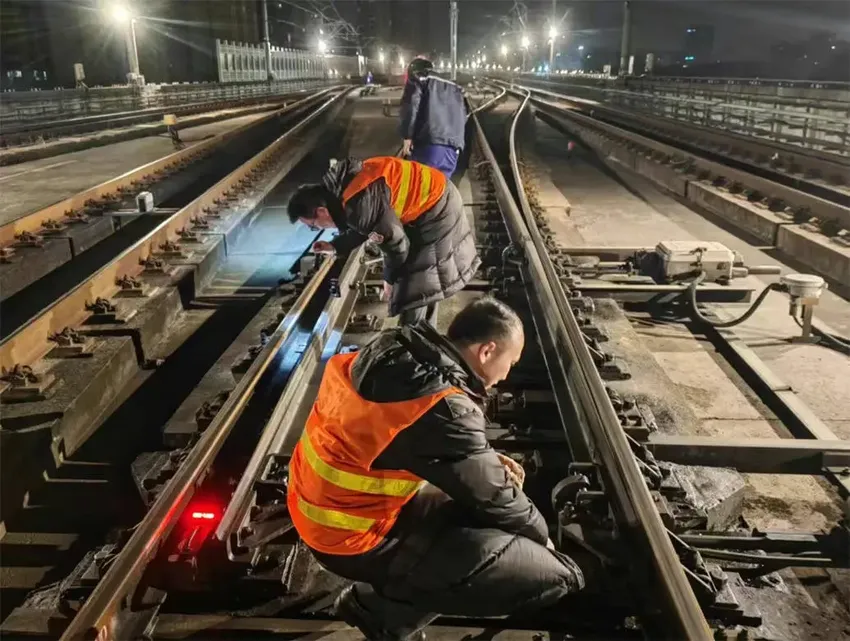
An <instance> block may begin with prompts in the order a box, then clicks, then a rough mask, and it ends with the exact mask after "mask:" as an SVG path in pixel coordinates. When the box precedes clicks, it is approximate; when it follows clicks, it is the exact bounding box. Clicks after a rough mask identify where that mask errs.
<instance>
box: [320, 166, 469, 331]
mask: <svg viewBox="0 0 850 641" xmlns="http://www.w3.org/2000/svg"><path fill="white" fill-rule="evenodd" d="M362 166H363V164H362V162H361V161H359V160H357V159H354V158H349V159H348V160H345V161H340V162H338V163H336V165H335V166H333V167H331V168H330V169H329V170H328V172H327V173H326V174H325V176H324V178H323V183H324V185H325V187H327V188H328V189H329V190H330V191H332V192H333V193H334V194H336V196H337V197H338V198H340V200H341V199H342V193H343V191H345V188H346V186H347V185H348V183H349V182H351V180H352V179H353V178H354V176H355V175H356V174H357V172H359V171H360V169H361V168H362ZM390 198H391V193H390V189H389V187H388V186H387V184H386V182H385V181H384V180H383V179H379V180H377V181H375V182H373V183H372V184H370V185H369V186H368V187H366V188H365V189H363V190H362V191H360V192H359V193H357V194H355V196H354V197H352V198H351V199H350V200H349V201H348V203H347V204H346V206H345V207H339V208H338V209H337V211H331V215H332V216H333V218H334V222H335V223H336V225H337V228H338V229H339V232H340V233H339V236H337V237H336V238H335V239H334V240H333V241H332V243H333V245H334V247H335V248H336V250H337V252H340V253H346V252H349V251H351V250H352V249H354V248H355V247H357V246H359V245H360V244H362V243H363V242H364V241H365V240H366V239H367V238H368V237H369V235H370V234H374V237H375V238H380V241H381V242H380V248H381V251H382V252H383V255H384V279H385V280H386V281H387V282H388V283H390V284H392V285H393V293H392V297H391V299H390V315H392V316H395V315H396V314H399V313H401V312H403V311H404V310H407V309H413V308H415V307H422V306H424V305H428V304H430V303H434V302H437V301H440V300H443V299H445V298H448V297H449V296H451V295H453V294H455V293H457V292H458V291H460V290H461V289H463V288H464V286H465V285H466V283H468V282H469V281H470V280H471V279H472V277H473V275H474V274H475V270H477V269H478V265H479V264H480V262H481V261H480V259H479V258H478V253H477V251H476V249H475V238H474V236H473V235H472V231H471V230H470V228H469V221H468V220H467V217H466V214H465V213H464V211H463V200H462V198H461V196H460V192H458V190H457V188H456V187H455V186H454V185H453V184H452V183H450V182H449V183H447V185H446V191H445V193H444V194H443V197H442V198H441V199H440V200H439V201H438V202H437V204H436V205H434V207H432V208H431V209H430V210H429V211H427V212H425V213H424V214H422V215H421V216H419V217H418V218H417V219H416V220H415V221H413V222H412V223H411V224H409V225H402V224H401V221H400V220H399V219H398V217H397V216H396V214H395V212H394V211H393V208H392V207H391V205H390Z"/></svg>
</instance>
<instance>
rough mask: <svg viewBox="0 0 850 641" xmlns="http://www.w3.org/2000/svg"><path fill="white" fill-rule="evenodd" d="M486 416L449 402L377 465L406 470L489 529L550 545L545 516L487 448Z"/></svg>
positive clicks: (453, 399)
mask: <svg viewBox="0 0 850 641" xmlns="http://www.w3.org/2000/svg"><path fill="white" fill-rule="evenodd" d="M485 426H486V422H485V419H484V414H483V413H482V412H481V410H480V409H478V408H477V407H475V406H474V405H473V404H472V402H471V401H470V400H469V399H468V398H465V397H461V396H449V397H447V398H446V399H445V400H443V401H441V402H440V403H439V404H438V405H437V406H436V407H435V408H434V409H432V410H431V411H430V412H428V414H426V415H425V416H424V417H422V418H421V419H420V420H418V421H417V422H416V423H414V424H413V425H411V426H410V427H408V428H407V429H405V430H403V431H402V432H401V433H399V434H398V436H396V438H395V439H393V442H392V443H391V444H390V446H389V447H388V448H387V449H386V450H385V451H384V453H383V454H382V455H381V457H380V458H379V460H378V461H376V463H379V464H382V466H387V467H390V466H391V467H392V468H394V469H404V470H407V471H409V472H412V473H413V474H416V475H417V476H419V477H421V478H423V479H425V480H426V481H428V482H429V483H431V484H432V485H434V486H436V487H438V488H440V489H441V490H442V491H443V492H445V493H446V494H448V495H449V496H450V497H451V498H452V499H454V500H455V501H457V502H458V503H462V504H463V505H464V506H466V508H467V509H468V510H469V513H470V514H475V515H476V516H477V518H478V520H479V521H480V522H481V523H482V524H483V525H487V526H490V527H495V528H499V529H500V530H504V531H505V532H512V533H515V534H518V535H521V536H525V537H527V538H529V539H532V540H534V541H537V542H538V543H540V544H541V545H545V544H546V542H547V541H548V539H549V532H548V528H547V526H546V521H545V520H544V519H543V515H542V514H540V512H539V511H538V509H537V508H536V507H535V506H534V504H533V503H532V502H531V500H530V499H529V498H528V497H527V496H526V495H525V493H524V492H523V491H522V490H521V489H520V488H519V487H517V485H516V484H515V483H514V482H513V481H512V480H511V478H510V475H509V473H508V471H507V469H506V468H505V466H504V465H503V464H502V462H501V461H500V460H499V457H498V456H497V454H496V451H495V450H494V449H493V448H492V447H491V446H490V444H489V443H488V442H487V437H486V434H485V431H484V430H485Z"/></svg>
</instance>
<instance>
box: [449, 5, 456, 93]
mask: <svg viewBox="0 0 850 641" xmlns="http://www.w3.org/2000/svg"><path fill="white" fill-rule="evenodd" d="M449 30H450V32H451V34H450V38H451V47H452V80H453V81H457V0H451V11H450V12H449Z"/></svg>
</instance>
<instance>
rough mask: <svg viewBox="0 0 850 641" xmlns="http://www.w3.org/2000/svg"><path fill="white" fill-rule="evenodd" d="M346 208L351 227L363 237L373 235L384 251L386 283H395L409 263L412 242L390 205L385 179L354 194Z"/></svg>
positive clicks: (372, 237)
mask: <svg viewBox="0 0 850 641" xmlns="http://www.w3.org/2000/svg"><path fill="white" fill-rule="evenodd" d="M345 206H346V210H347V211H348V212H349V214H348V223H349V225H350V226H351V228H352V229H353V230H355V231H357V232H358V233H359V234H361V235H362V236H363V237H364V238H369V237H370V236H371V239H372V240H373V241H374V242H375V244H376V245H378V247H379V248H380V249H381V252H382V253H383V255H384V280H385V281H387V282H388V283H390V284H393V283H395V282H396V280H398V277H399V274H400V272H401V269H402V268H403V266H404V263H405V262H406V261H407V255H408V252H409V251H410V241H409V240H408V238H407V234H405V233H404V226H403V225H402V224H401V221H400V220H399V219H398V216H396V213H395V211H393V208H392V206H391V205H390V190H389V187H387V184H386V183H385V182H384V181H383V180H377V181H375V182H373V183H372V184H371V185H369V186H368V187H366V189H364V190H362V191H361V192H359V193H357V194H355V195H354V196H353V197H352V198H351V199H349V200H348V202H346V204H345ZM361 242H362V241H361Z"/></svg>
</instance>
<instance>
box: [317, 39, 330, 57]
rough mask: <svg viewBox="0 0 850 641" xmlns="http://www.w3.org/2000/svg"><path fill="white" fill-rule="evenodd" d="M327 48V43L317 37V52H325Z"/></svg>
mask: <svg viewBox="0 0 850 641" xmlns="http://www.w3.org/2000/svg"><path fill="white" fill-rule="evenodd" d="M327 50H328V43H327V42H325V41H324V40H322V39H321V38H319V53H321V54H325V53H326V52H327Z"/></svg>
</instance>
